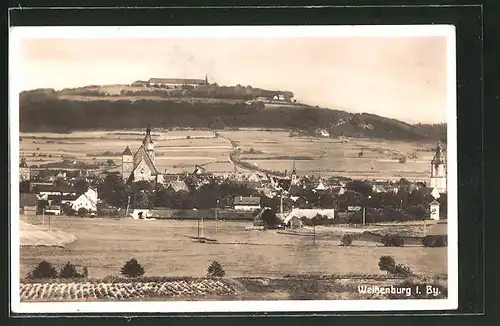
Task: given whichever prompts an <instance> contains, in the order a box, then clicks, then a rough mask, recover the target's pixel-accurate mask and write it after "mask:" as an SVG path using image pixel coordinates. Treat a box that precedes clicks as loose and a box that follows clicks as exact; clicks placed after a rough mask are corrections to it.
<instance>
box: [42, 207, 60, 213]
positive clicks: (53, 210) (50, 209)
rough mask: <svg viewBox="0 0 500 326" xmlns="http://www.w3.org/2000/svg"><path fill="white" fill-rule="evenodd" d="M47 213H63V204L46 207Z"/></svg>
mask: <svg viewBox="0 0 500 326" xmlns="http://www.w3.org/2000/svg"><path fill="white" fill-rule="evenodd" d="M45 214H47V215H61V206H59V205H50V206H48V207H47V208H46V209H45Z"/></svg>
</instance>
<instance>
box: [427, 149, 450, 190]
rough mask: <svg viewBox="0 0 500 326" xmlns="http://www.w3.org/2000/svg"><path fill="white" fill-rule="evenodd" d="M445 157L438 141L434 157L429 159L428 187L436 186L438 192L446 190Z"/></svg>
mask: <svg viewBox="0 0 500 326" xmlns="http://www.w3.org/2000/svg"><path fill="white" fill-rule="evenodd" d="M446 184H447V169H446V159H445V156H444V154H443V147H442V146H441V142H438V145H437V147H436V152H435V154H434V158H433V159H432V161H431V177H430V188H436V189H437V191H439V192H440V193H444V192H446V188H447V185H446Z"/></svg>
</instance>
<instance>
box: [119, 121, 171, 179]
mask: <svg viewBox="0 0 500 326" xmlns="http://www.w3.org/2000/svg"><path fill="white" fill-rule="evenodd" d="M154 146H155V145H154V142H153V140H152V138H151V129H150V128H149V126H148V128H147V129H146V135H145V137H144V140H143V141H142V144H141V146H140V147H139V149H138V150H137V151H136V152H135V154H133V155H132V151H131V150H130V147H129V146H127V148H125V150H124V151H123V154H122V177H123V180H124V181H125V182H126V181H128V180H130V181H132V182H137V181H154V182H158V183H163V175H162V174H161V173H160V171H159V170H158V169H157V168H156V165H155V163H156V162H155V147H154Z"/></svg>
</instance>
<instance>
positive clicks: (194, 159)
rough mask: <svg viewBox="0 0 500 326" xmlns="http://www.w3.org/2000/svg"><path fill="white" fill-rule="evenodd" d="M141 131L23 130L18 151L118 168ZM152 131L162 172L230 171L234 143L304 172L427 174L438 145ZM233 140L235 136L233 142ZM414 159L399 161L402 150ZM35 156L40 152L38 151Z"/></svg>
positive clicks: (265, 161)
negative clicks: (111, 163) (111, 164)
mask: <svg viewBox="0 0 500 326" xmlns="http://www.w3.org/2000/svg"><path fill="white" fill-rule="evenodd" d="M143 132H144V131H142V130H107V131H82V132H72V133H67V134H57V133H21V135H20V136H21V141H20V152H21V155H22V156H26V158H27V161H28V163H29V164H31V165H41V164H44V163H47V162H57V161H62V160H63V159H68V160H77V161H83V162H92V161H97V162H105V161H107V160H109V159H111V160H113V161H114V162H115V164H116V166H115V170H120V168H119V165H120V164H121V153H122V151H123V150H124V149H125V147H126V146H130V148H131V149H132V151H135V150H136V149H137V148H138V147H139V146H140V144H141V141H142V139H143ZM219 134H220V135H221V136H223V137H224V138H226V139H223V138H217V137H215V136H214V134H213V133H212V132H211V131H208V130H173V131H166V130H165V131H160V130H154V131H153V140H154V141H155V145H156V156H157V166H158V168H159V169H160V171H162V172H164V171H166V172H168V173H182V172H185V171H189V172H190V171H192V170H193V169H194V167H195V165H203V166H204V167H205V168H206V169H207V172H212V173H224V172H232V171H233V169H234V166H233V164H232V163H231V161H230V160H229V154H230V153H231V152H232V151H233V150H234V148H233V144H237V146H239V147H240V149H241V156H240V159H241V160H242V161H246V162H248V163H250V164H254V166H256V167H259V168H262V169H266V170H275V171H276V170H279V171H284V170H288V171H290V170H291V169H292V165H293V159H294V158H296V162H295V166H296V168H297V171H298V173H299V174H300V175H306V174H318V175H323V176H328V175H339V176H348V177H353V178H370V179H371V178H374V179H393V178H397V179H399V178H401V177H405V178H408V179H426V178H427V177H428V171H429V162H430V160H431V159H432V154H433V152H432V149H433V147H434V146H435V144H431V143H428V144H422V143H417V142H403V141H389V140H381V139H366V138H365V139H349V140H348V141H340V140H339V139H335V138H318V137H316V138H314V137H289V135H288V132H286V131H284V130H283V131H279V130H273V131H264V130H257V129H241V130H239V131H228V130H225V131H219ZM229 140H232V141H233V144H231V142H230V141H229ZM412 153H413V154H415V155H416V158H415V159H413V160H411V159H408V160H407V162H406V163H399V162H398V158H399V157H400V156H402V155H406V156H408V155H410V154H412ZM34 155H36V156H34Z"/></svg>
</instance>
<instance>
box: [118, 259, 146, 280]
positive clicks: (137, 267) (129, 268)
mask: <svg viewBox="0 0 500 326" xmlns="http://www.w3.org/2000/svg"><path fill="white" fill-rule="evenodd" d="M121 274H122V275H123V276H126V277H140V276H142V275H144V268H143V267H142V266H141V264H139V262H138V261H137V260H136V259H135V258H132V259H130V260H129V261H127V262H126V263H125V265H123V267H122V269H121Z"/></svg>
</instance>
